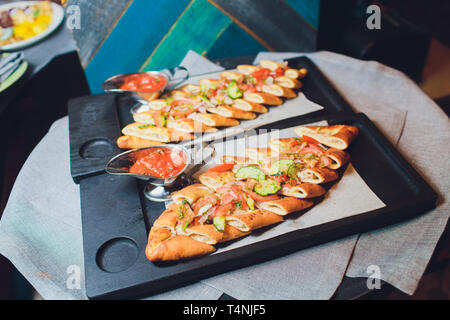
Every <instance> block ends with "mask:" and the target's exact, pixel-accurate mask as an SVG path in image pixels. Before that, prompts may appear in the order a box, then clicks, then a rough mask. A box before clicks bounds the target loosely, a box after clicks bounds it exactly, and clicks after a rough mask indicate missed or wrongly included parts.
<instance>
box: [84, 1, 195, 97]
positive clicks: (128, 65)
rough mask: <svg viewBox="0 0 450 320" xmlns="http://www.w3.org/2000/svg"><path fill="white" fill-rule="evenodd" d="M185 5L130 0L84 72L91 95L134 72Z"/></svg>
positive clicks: (175, 2)
mask: <svg viewBox="0 0 450 320" xmlns="http://www.w3.org/2000/svg"><path fill="white" fill-rule="evenodd" d="M188 4H189V0H176V1H170V10H168V1H167V0H152V1H145V0H134V1H133V2H132V3H131V5H130V6H129V7H128V10H127V11H126V12H125V13H124V15H123V16H122V17H121V19H120V20H119V22H118V23H117V25H116V27H115V28H114V29H113V30H112V31H111V33H110V35H109V37H108V38H107V39H106V40H105V41H104V43H103V45H102V46H101V47H100V49H99V50H98V52H97V54H96V55H95V57H94V58H93V59H92V61H91V62H90V63H89V65H88V66H87V68H86V70H85V71H86V76H87V79H88V82H89V86H90V88H91V91H92V92H93V93H100V92H102V89H101V85H102V83H103V82H104V80H106V79H107V78H109V77H111V76H113V75H116V74H119V73H128V72H136V71H138V70H139V68H140V67H141V65H142V64H143V63H144V62H145V60H146V59H147V57H148V56H149V54H150V53H151V52H152V51H153V50H154V48H155V47H156V46H157V45H158V43H159V42H160V41H161V39H163V37H164V36H165V35H166V33H167V32H168V31H169V30H170V28H171V26H172V25H173V24H174V23H175V21H176V20H177V18H178V17H179V16H180V14H181V13H182V12H183V10H184V9H185V8H186V7H187V5H188Z"/></svg>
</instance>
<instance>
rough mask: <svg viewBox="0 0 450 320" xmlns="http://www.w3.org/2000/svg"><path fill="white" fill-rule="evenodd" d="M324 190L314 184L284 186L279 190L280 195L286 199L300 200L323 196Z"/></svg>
mask: <svg viewBox="0 0 450 320" xmlns="http://www.w3.org/2000/svg"><path fill="white" fill-rule="evenodd" d="M325 192H326V190H325V189H324V188H323V187H322V186H320V185H318V184H314V183H309V182H305V183H302V184H299V185H296V186H292V187H291V186H287V185H284V186H283V187H282V189H281V194H282V195H284V196H288V197H295V198H301V199H308V198H315V197H320V196H321V195H324V194H325Z"/></svg>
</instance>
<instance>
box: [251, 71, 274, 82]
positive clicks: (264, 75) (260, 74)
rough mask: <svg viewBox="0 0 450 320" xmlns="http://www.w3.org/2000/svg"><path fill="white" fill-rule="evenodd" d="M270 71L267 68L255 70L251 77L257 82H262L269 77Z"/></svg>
mask: <svg viewBox="0 0 450 320" xmlns="http://www.w3.org/2000/svg"><path fill="white" fill-rule="evenodd" d="M270 72H271V71H270V69H267V68H261V69H259V70H256V71H254V72H252V76H253V77H254V78H255V79H257V80H264V79H266V78H267V77H268V76H269V75H270Z"/></svg>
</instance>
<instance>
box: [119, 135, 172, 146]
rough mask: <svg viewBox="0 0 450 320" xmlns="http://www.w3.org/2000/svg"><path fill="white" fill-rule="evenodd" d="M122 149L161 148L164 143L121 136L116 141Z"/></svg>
mask: <svg viewBox="0 0 450 320" xmlns="http://www.w3.org/2000/svg"><path fill="white" fill-rule="evenodd" d="M116 143H117V146H118V147H119V148H120V149H139V148H146V147H154V146H159V145H162V144H164V143H162V142H159V141H153V140H148V139H143V138H138V137H132V136H121V137H119V138H118V139H117V141H116Z"/></svg>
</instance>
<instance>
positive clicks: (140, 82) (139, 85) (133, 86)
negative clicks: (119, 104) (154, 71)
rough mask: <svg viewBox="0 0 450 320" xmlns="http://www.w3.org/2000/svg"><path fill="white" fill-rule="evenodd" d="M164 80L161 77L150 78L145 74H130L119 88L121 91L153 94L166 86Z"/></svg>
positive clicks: (150, 76)
mask: <svg viewBox="0 0 450 320" xmlns="http://www.w3.org/2000/svg"><path fill="white" fill-rule="evenodd" d="M166 82H167V80H166V78H164V77H163V76H152V75H149V74H146V73H140V74H130V75H128V76H126V77H125V80H124V82H123V84H122V86H121V87H120V89H122V90H128V91H140V92H155V91H159V90H161V89H162V88H163V87H164V86H165V85H166Z"/></svg>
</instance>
